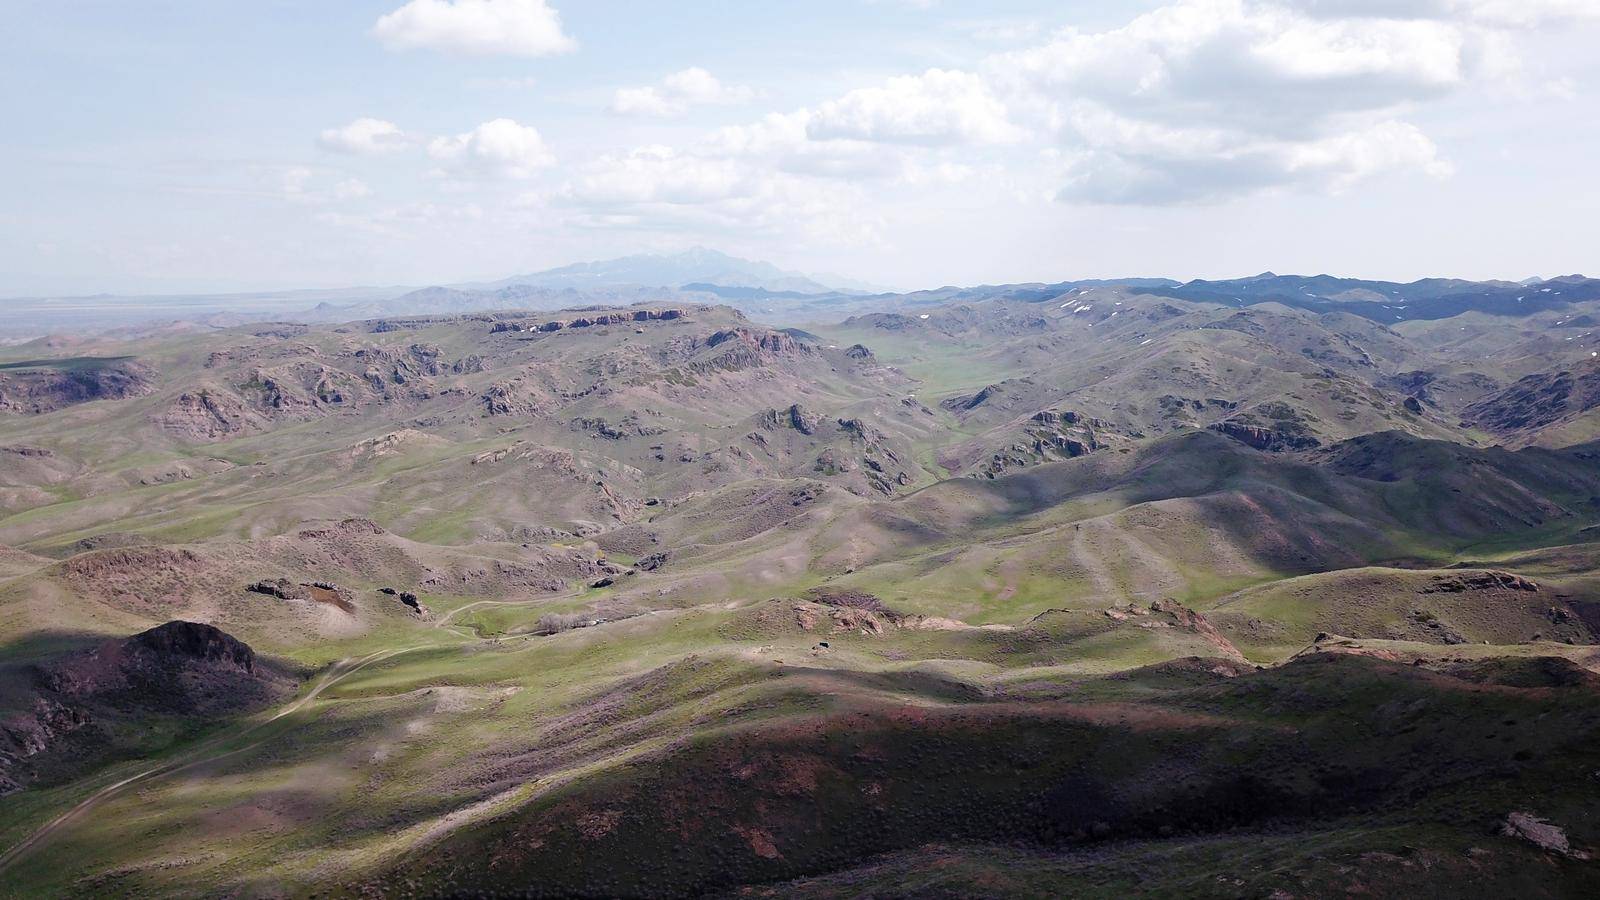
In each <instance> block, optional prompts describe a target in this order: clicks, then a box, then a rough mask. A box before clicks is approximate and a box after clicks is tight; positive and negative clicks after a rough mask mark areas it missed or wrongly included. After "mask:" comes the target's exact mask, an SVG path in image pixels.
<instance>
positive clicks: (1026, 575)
mask: <svg viewBox="0 0 1600 900" xmlns="http://www.w3.org/2000/svg"><path fill="white" fill-rule="evenodd" d="M1551 284H1552V285H1556V286H1557V287H1552V290H1551V292H1550V293H1551V295H1552V297H1551V298H1547V299H1545V300H1541V301H1540V302H1539V303H1536V304H1533V305H1532V306H1531V307H1526V308H1525V309H1521V310H1517V311H1515V312H1516V314H1515V315H1511V314H1507V312H1508V311H1507V310H1504V309H1502V308H1501V306H1503V304H1501V302H1500V300H1499V299H1496V298H1498V297H1499V292H1501V291H1503V290H1509V289H1510V288H1511V287H1514V286H1504V285H1487V286H1477V287H1472V286H1463V285H1462V284H1461V283H1450V284H1445V283H1439V284H1437V285H1431V286H1424V287H1417V288H1416V290H1417V291H1418V292H1421V293H1418V295H1417V296H1416V297H1414V298H1410V299H1409V300H1407V301H1406V302H1408V303H1418V304H1420V303H1423V302H1424V301H1426V302H1427V303H1430V304H1432V305H1430V306H1428V307H1427V311H1426V314H1425V315H1424V314H1422V313H1418V314H1416V315H1412V314H1410V313H1406V314H1404V318H1403V319H1402V320H1396V321H1395V322H1393V323H1392V324H1391V323H1387V322H1384V321H1383V320H1382V317H1381V316H1377V315H1375V314H1374V312H1373V307H1374V305H1376V306H1380V307H1381V306H1382V305H1383V304H1384V303H1386V302H1389V301H1388V300H1387V299H1385V298H1383V297H1377V298H1375V297H1372V296H1368V294H1369V293H1371V290H1372V288H1371V285H1366V284H1353V283H1352V284H1343V285H1330V284H1324V283H1323V282H1321V281H1318V280H1316V279H1310V280H1304V279H1302V280H1290V281H1285V280H1282V279H1272V280H1268V281H1262V282H1261V283H1260V284H1258V285H1255V286H1254V287H1253V288H1252V289H1251V290H1250V291H1247V292H1245V293H1244V294H1242V295H1241V296H1242V299H1240V300H1238V301H1237V302H1226V301H1224V300H1218V299H1216V298H1213V297H1210V296H1209V294H1207V293H1206V291H1207V290H1210V288H1209V287H1207V286H1205V285H1191V286H1174V285H1166V284H1159V283H1153V284H1150V285H1145V286H1144V287H1142V288H1134V287H1127V286H1099V285H1096V286H1089V285H1079V286H1072V287H1070V289H1067V288H1063V289H1061V290H1056V291H1054V292H1052V291H1051V290H1048V289H1046V288H1044V287H1043V286H1029V287H1026V288H1022V289H1017V290H1013V291H1010V292H1006V291H1003V290H1001V289H988V290H986V292H984V293H983V294H982V296H978V295H971V296H949V297H920V298H919V297H910V298H899V299H897V300H894V301H892V304H891V305H893V306H894V308H893V309H892V310H890V311H878V312H874V313H870V314H864V315H861V316H858V317H856V318H853V319H850V320H848V321H846V322H844V323H840V324H807V325H806V326H805V327H804V328H791V329H781V330H779V329H774V328H771V327H767V326H764V325H761V324H758V323H755V322H752V321H750V320H748V319H746V318H744V317H743V316H741V315H740V314H738V313H736V312H733V311H731V310H729V309H725V308H720V307H702V306H679V305H672V304H652V305H647V306H639V307H630V308H626V309H586V310H574V311H568V312H562V313H530V314H526V315H524V314H516V313H493V314H481V315H477V314H468V315H461V316H450V317H439V318H411V319H388V320H379V321H369V322H360V323H352V324H349V325H342V326H327V327H323V326H309V325H300V324H274V325H260V326H252V327H247V328H235V329H223V330H218V331H211V332H207V333H204V334H191V333H187V332H184V333H177V334H172V333H166V332H163V331H161V330H156V331H154V332H151V333H147V334H144V335H140V336H134V337H128V338H127V339H124V340H113V339H110V338H105V339H99V338H96V339H87V338H80V339H75V340H65V339H46V340H44V341H40V342H35V344H33V345H27V346H22V347H17V348H13V349H12V350H11V351H9V352H8V353H7V354H5V355H0V790H4V791H5V792H6V793H5V794H4V795H3V797H0V885H3V886H0V894H3V895H6V896H19V897H20V896H29V897H32V896H83V895H96V894H98V895H115V896H122V895H129V894H136V895H137V894H142V895H158V896H167V895H178V896H214V895H219V894H229V895H239V896H283V895H287V896H300V895H311V894H324V895H325V894H328V893H333V894H345V895H357V894H371V893H379V894H383V895H407V894H409V895H418V896H448V895H455V894H473V893H477V892H489V893H503V894H528V895H538V896H572V895H581V896H678V895H688V894H707V893H727V894H729V895H733V896H774V897H776V896H809V897H826V896H858V895H872V896H906V895H918V896H972V895H983V896H1040V897H1047V896H1062V895H1074V896H1107V897H1110V896H1126V895H1128V894H1130V893H1136V892H1144V893H1154V894H1167V895H1186V896H1190V895H1199V896H1272V895H1274V894H1275V893H1277V892H1281V894H1280V895H1288V896H1296V897H1299V896H1336V895H1337V896H1342V895H1346V894H1349V893H1351V892H1356V893H1360V892H1366V893H1369V894H1379V895H1397V894H1421V895H1434V894H1440V893H1456V894H1459V893H1463V892H1466V893H1476V894H1481V895H1485V896H1577V895H1583V894H1586V893H1593V892H1594V891H1595V890H1596V889H1597V887H1600V885H1597V884H1596V881H1597V880H1600V879H1597V878H1596V875H1595V874H1594V873H1595V870H1594V868H1593V867H1594V865H1595V863H1593V862H1591V861H1590V860H1589V859H1588V854H1589V853H1590V852H1591V850H1592V848H1594V847H1595V846H1596V845H1597V844H1600V820H1596V819H1595V818H1594V814H1593V812H1592V810H1593V809H1595V808H1596V801H1597V800H1600V797H1597V796H1596V793H1597V792H1600V780H1597V779H1596V778H1595V777H1594V773H1595V772H1596V771H1600V751H1596V750H1595V749H1594V748H1595V747H1596V740H1595V739H1596V737H1600V735H1597V728H1600V688H1597V677H1596V676H1595V675H1594V674H1593V672H1594V671H1595V670H1596V669H1597V668H1600V652H1597V651H1596V643H1597V637H1600V443H1597V442H1596V441H1597V438H1600V428H1597V427H1596V425H1597V423H1600V418H1597V415H1600V414H1597V413H1596V412H1595V408H1596V405H1597V404H1600V391H1597V390H1591V387H1592V385H1593V384H1594V383H1596V379H1597V378H1600V369H1597V368H1596V366H1597V364H1596V362H1595V359H1596V357H1594V356H1593V355H1592V354H1594V353H1596V352H1600V351H1597V350H1595V349H1592V347H1593V346H1594V344H1595V343H1596V341H1595V339H1594V338H1593V336H1592V333H1591V332H1590V331H1587V330H1585V329H1588V328H1590V327H1591V326H1590V325H1589V324H1588V322H1589V320H1588V318H1587V317H1588V316H1589V315H1591V314H1596V313H1600V309H1597V310H1591V309H1589V307H1590V306H1593V305H1595V301H1592V300H1590V299H1588V298H1587V295H1581V296H1579V294H1581V291H1577V288H1576V287H1575V288H1573V290H1574V291H1576V293H1574V296H1571V297H1565V298H1564V299H1562V300H1560V301H1557V300H1555V299H1553V295H1554V293H1555V290H1556V289H1557V288H1558V287H1559V288H1560V289H1562V290H1563V291H1566V290H1567V288H1565V287H1561V286H1562V285H1563V284H1565V283H1564V282H1552V283H1551ZM1572 284H1573V285H1578V282H1572ZM1332 287H1340V290H1341V291H1344V293H1334V292H1332V290H1331V288H1332ZM1291 288H1292V289H1293V290H1294V291H1297V292H1300V293H1301V294H1302V296H1306V297H1312V299H1310V300H1296V301H1295V302H1293V303H1290V302H1288V301H1289V300H1293V299H1294V298H1293V297H1287V296H1281V297H1280V296H1278V295H1277V294H1274V293H1273V292H1274V291H1279V292H1281V291H1285V290H1290V289H1291ZM1584 289H1585V290H1586V289H1587V288H1584ZM1474 291H1476V292H1477V293H1475V294H1473V292H1474ZM1362 292H1366V293H1362ZM1423 293H1426V294H1427V296H1423ZM1466 294H1473V296H1479V295H1481V296H1482V297H1484V298H1488V299H1481V298H1480V300H1474V301H1472V302H1467V301H1465V300H1463V301H1461V302H1462V306H1461V309H1464V310H1467V311H1466V312H1460V313H1459V314H1456V315H1449V316H1446V315H1442V314H1436V313H1439V312H1440V311H1441V310H1443V311H1446V312H1448V310H1445V309H1444V307H1443V306H1441V305H1440V304H1444V303H1446V302H1447V301H1449V299H1450V298H1452V297H1456V298H1460V297H1462V296H1465V295H1466ZM1314 295H1315V296H1314ZM1440 298H1443V299H1440ZM934 301H939V302H934ZM860 302H862V303H865V302H866V301H864V300H862V301H860ZM884 302H885V303H891V301H888V300H885V301H884ZM1452 302H1453V301H1452ZM1496 304H1499V305H1496ZM1324 306H1326V307H1327V308H1323V307H1324ZM86 361H92V362H86ZM173 620H179V621H182V622H192V623H205V625H204V626H202V625H173V626H165V627H164V628H163V629H159V630H157V631H154V632H151V631H150V629H152V628H155V627H156V626H161V625H162V623H166V622H169V621H173ZM205 626H214V628H215V629H220V631H214V630H213V629H210V628H207V627H205ZM133 635H139V637H135V638H130V636H133ZM152 635H153V636H152ZM230 636H231V637H230ZM235 639H237V640H235ZM239 642H242V643H239ZM246 645H248V646H246ZM246 661H248V664H246Z"/></svg>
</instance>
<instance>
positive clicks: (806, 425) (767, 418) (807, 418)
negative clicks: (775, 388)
mask: <svg viewBox="0 0 1600 900" xmlns="http://www.w3.org/2000/svg"><path fill="white" fill-rule="evenodd" d="M821 421H822V420H821V419H820V418H819V417H817V416H813V415H812V414H811V413H809V412H807V411H806V408H805V407H804V406H801V405H800V404H798V403H796V404H795V405H793V406H791V407H789V408H788V409H785V410H776V409H769V410H767V412H766V413H765V414H763V415H762V417H761V425H762V427H763V428H768V429H775V428H792V429H794V430H795V431H798V432H800V433H801V434H803V435H806V436H807V437H810V436H813V435H815V434H816V433H817V426H818V425H819V424H821Z"/></svg>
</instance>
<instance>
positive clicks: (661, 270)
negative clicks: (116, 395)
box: [0, 248, 1600, 336]
mask: <svg viewBox="0 0 1600 900" xmlns="http://www.w3.org/2000/svg"><path fill="white" fill-rule="evenodd" d="M1099 288H1115V289H1121V290H1127V291H1137V292H1139V293H1142V294H1148V295H1154V296H1160V297H1170V298H1172V299H1176V300H1188V301H1192V302H1198V303H1216V304H1221V305H1224V306H1235V307H1248V306H1257V305H1261V304H1267V303H1276V304H1281V305H1284V306H1288V307H1292V308H1296V309H1304V310H1308V311H1312V312H1316V313H1333V312H1340V313H1348V314H1351V315H1356V316H1360V317H1362V318H1366V319H1370V320H1372V321H1374V322H1381V323H1384V324H1391V325H1392V324H1395V323H1398V322H1403V321H1413V320H1435V319H1442V318H1448V317H1450V316H1454V315H1458V314H1460V313H1462V312H1481V313H1485V314H1489V315H1497V316H1525V315H1531V314H1534V313H1538V312H1545V311H1550V310H1559V309H1563V308H1566V307H1567V306H1570V305H1571V304H1574V303H1582V302H1587V301H1590V300H1595V299H1600V281H1596V280H1594V279H1590V278H1587V277H1585V276H1582V275H1568V276H1563V277H1559V278H1551V279H1537V278H1534V279H1527V280H1525V281H1466V280H1462V279H1451V278H1428V279H1423V280H1420V281H1414V282H1409V283H1400V282H1389V281H1374V280H1368V279H1359V278H1341V277H1335V276H1331V275H1313V276H1302V275H1278V274H1275V273H1273V272H1264V273H1262V274H1260V275H1255V276H1251V277H1247V278H1234V279H1222V280H1203V279H1202V280H1194V281H1188V282H1183V281H1177V280H1174V279H1170V278H1143V277H1136V278H1112V279H1081V280H1074V281H1061V282H1051V283H1045V282H1027V283H1017V284H1001V285H979V286H975V287H957V286H946V287H941V288H933V289H929V290H920V291H912V292H908V293H896V292H889V291H883V290H881V289H874V288H873V287H872V286H871V285H867V284H864V283H862V282H858V281H854V280H851V279H848V278H841V277H835V276H811V275H806V274H803V273H800V272H794V271H789V270H786V269H781V268H779V267H777V266H775V265H773V264H771V263H768V262H761V261H757V260H748V259H741V258H739V257H735V256H729V255H728V254H726V253H721V252H718V251H716V250H709V249H705V248H695V249H692V250H687V251H685V252H682V253H677V254H671V255H656V254H641V255H636V256H625V257H620V258H618V259H610V260H599V261H594V262H584V263H576V264H573V265H568V266H561V267H559V268H554V269H547V270H545V271H542V272H533V273H530V274H526V275H516V276H512V277H510V278H503V279H500V280H498V281H490V282H473V283H462V284H454V285H448V286H433V287H425V288H421V289H414V288H405V287H387V288H385V287H373V288H350V289H342V290H336V291H332V290H330V291H310V290H308V291H286V292H276V293H253V294H213V295H191V296H183V297H132V296H115V295H98V296H95V297H81V298H21V299H17V300H11V301H7V302H5V303H0V336H4V335H6V334H12V335H23V336H25V335H30V334H33V335H36V334H40V333H45V332H48V331H54V330H84V329H88V330H102V331H103V330H106V329H109V328H120V327H135V326H140V325H144V324H148V323H153V322H167V321H174V320H177V321H183V322H192V323H200V324H203V325H218V326H227V325H232V324H238V323H239V322H243V321H260V320H264V319H279V320H282V319H295V320H306V321H313V322H334V321H355V320H359V319H373V318H383V317H392V316H419V315H455V314H461V313H468V312H484V311H496V310H512V309H534V310H551V309H562V308H572V307H580V306H597V305H619V304H620V305H625V304H630V303H639V302H646V301H683V302H691V303H722V304H725V305H728V306H732V307H735V308H736V309H739V310H740V311H742V312H744V313H746V314H748V315H751V316H753V317H755V318H759V319H764V320H766V321H770V322H777V323H788V324H793V323H799V322H820V321H830V320H832V321H837V320H839V319H842V318H844V317H846V316H849V315H853V314H859V313H863V312H871V311H893V310H897V309H907V308H912V307H922V306H928V305H937V304H947V303H970V302H981V301H985V300H994V299H1004V300H1012V301H1020V302H1036V303H1044V302H1048V301H1051V300H1055V299H1060V298H1063V297H1064V296H1065V295H1067V294H1069V293H1071V292H1074V291H1086V290H1094V289H1099ZM318 301H320V302H318ZM307 303H315V306H311V307H309V308H308V306H306V305H302V304H307Z"/></svg>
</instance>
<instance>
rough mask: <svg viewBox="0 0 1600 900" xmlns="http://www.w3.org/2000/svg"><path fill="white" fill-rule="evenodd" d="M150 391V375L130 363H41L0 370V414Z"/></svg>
mask: <svg viewBox="0 0 1600 900" xmlns="http://www.w3.org/2000/svg"><path fill="white" fill-rule="evenodd" d="M151 390H153V387H152V385H151V373H150V371H149V370H148V369H146V368H145V367H144V366H141V365H139V364H138V363H134V362H131V361H129V362H117V363H111V364H106V365H82V366H77V367H74V366H65V365H63V366H55V365H51V364H50V363H49V362H41V364H40V365H38V366H32V365H28V366H26V367H19V368H15V369H11V370H8V371H0V411H6V412H18V413H29V414H38V413H47V412H51V411H53V410H57V409H61V408H63V407H67V406H75V405H77V404H79V403H88V402H90V401H93V400H124V399H127V398H129V397H139V396H143V395H145V394H148V393H150V392H151Z"/></svg>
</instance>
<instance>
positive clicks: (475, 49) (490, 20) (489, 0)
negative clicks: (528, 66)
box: [372, 0, 577, 56]
mask: <svg viewBox="0 0 1600 900" xmlns="http://www.w3.org/2000/svg"><path fill="white" fill-rule="evenodd" d="M372 33H373V35H374V36H375V37H377V39H378V40H379V41H381V42H382V43H383V45H384V46H386V47H388V48H389V49H391V50H413V49H428V50H438V51H441V52H444V53H452V54H457V55H461V56H549V55H551V54H556V53H566V52H569V51H571V50H574V49H576V48H577V42H576V41H574V40H573V39H572V38H571V37H569V36H568V35H567V34H566V33H565V32H564V31H562V29H561V14H560V13H559V12H557V11H556V10H555V9H553V8H551V7H550V6H549V5H548V4H547V3H546V2H545V0H411V2H410V3H407V4H406V5H404V6H402V7H400V8H399V9H397V10H395V11H394V12H391V13H389V14H387V15H385V16H383V17H381V18H380V19H378V22H377V24H376V25H374V26H373V28H372Z"/></svg>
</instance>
